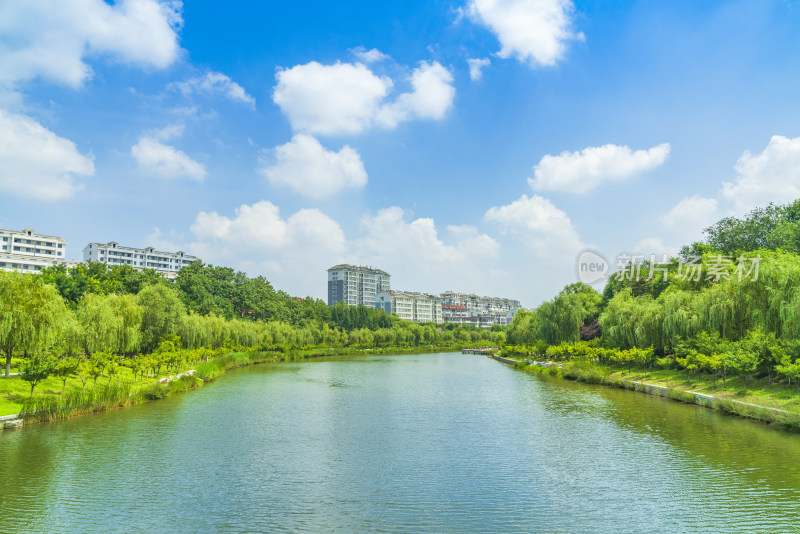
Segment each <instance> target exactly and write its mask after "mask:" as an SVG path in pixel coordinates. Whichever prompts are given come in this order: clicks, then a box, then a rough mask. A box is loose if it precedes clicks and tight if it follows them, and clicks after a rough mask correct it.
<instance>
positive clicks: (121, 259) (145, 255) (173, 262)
mask: <svg viewBox="0 0 800 534" xmlns="http://www.w3.org/2000/svg"><path fill="white" fill-rule="evenodd" d="M83 259H84V261H99V262H100V263H105V264H106V265H130V266H131V267H133V268H134V269H154V270H156V271H159V272H161V273H163V274H166V275H172V274H175V273H177V272H178V271H180V270H181V268H183V267H185V266H187V265H189V264H191V263H194V262H196V261H200V258H198V257H196V256H191V255H189V254H186V253H185V252H183V251H181V250H179V251H178V252H162V251H159V250H155V249H154V248H153V247H147V248H133V247H124V246H122V245H120V244H119V243H117V242H116V241H111V242H110V243H105V244H104V243H89V244H88V245H86V247H85V248H84V249H83ZM168 277H169V276H168Z"/></svg>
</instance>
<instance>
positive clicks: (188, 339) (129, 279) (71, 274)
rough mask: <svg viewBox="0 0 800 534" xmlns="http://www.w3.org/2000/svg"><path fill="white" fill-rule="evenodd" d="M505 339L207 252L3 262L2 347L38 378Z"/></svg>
mask: <svg viewBox="0 0 800 534" xmlns="http://www.w3.org/2000/svg"><path fill="white" fill-rule="evenodd" d="M503 340H504V334H503V332H496V331H491V332H489V331H485V330H479V329H476V328H457V329H454V330H445V329H443V328H442V327H441V325H434V324H416V323H409V322H406V321H403V320H401V319H399V318H398V317H397V316H395V315H388V314H386V313H385V312H383V311H381V310H377V309H368V308H366V307H364V306H357V307H352V306H345V305H343V304H341V303H340V304H339V305H337V306H333V307H328V306H326V305H325V304H324V303H323V302H322V301H320V300H315V299H311V298H306V299H300V298H296V297H291V296H288V295H287V294H286V293H284V292H281V291H275V290H274V289H273V288H272V286H271V285H270V284H269V282H267V281H266V280H265V279H263V278H262V277H256V278H248V277H247V276H245V275H244V274H243V273H235V272H233V271H232V270H231V269H228V268H223V267H213V266H207V265H203V264H201V263H199V262H197V263H196V264H193V265H191V266H189V267H186V268H184V269H183V270H181V271H180V272H179V273H178V277H177V279H176V280H175V281H174V282H171V281H169V280H166V279H164V278H163V277H161V276H160V275H158V274H157V273H154V272H152V271H149V272H148V271H143V272H139V271H135V270H133V269H131V268H129V267H111V268H108V267H106V266H105V265H102V264H97V263H88V264H81V265H79V266H77V267H76V268H74V269H71V270H66V269H64V268H62V267H53V268H50V269H46V270H45V271H44V272H43V273H42V274H21V273H16V272H5V271H3V272H0V351H2V353H3V356H4V357H5V373H6V375H7V376H8V375H9V373H10V371H11V367H12V360H13V358H21V360H19V370H20V372H21V376H22V378H23V379H25V380H28V381H29V382H30V383H31V395H32V394H33V390H34V388H35V386H36V385H37V384H38V383H40V382H41V381H42V380H44V379H45V378H47V377H48V376H51V375H54V374H55V375H58V376H61V377H64V383H65V384H66V378H67V377H69V376H73V377H78V378H79V379H80V380H81V382H82V384H83V385H84V386H85V384H86V380H89V379H91V381H92V383H93V384H96V383H97V380H98V378H100V377H103V376H105V377H108V379H109V381H110V380H111V379H112V377H114V376H116V375H117V373H118V372H119V371H120V369H122V368H129V369H130V373H132V375H133V377H134V379H135V378H136V377H137V376H140V377H144V376H145V373H147V376H155V375H156V374H158V372H160V371H161V370H162V369H177V368H179V367H180V365H182V364H188V363H192V362H196V361H199V360H200V359H202V358H203V355H204V354H206V359H207V353H205V352H203V351H219V350H225V349H227V350H229V351H233V350H234V349H241V348H256V349H258V350H263V351H279V352H286V351H289V350H295V349H297V350H306V349H310V348H322V347H352V348H353V349H369V348H388V347H398V348H410V347H418V346H419V347H423V346H434V347H435V346H449V345H453V344H456V343H461V344H466V343H473V342H479V341H484V342H486V343H497V342H500V341H503Z"/></svg>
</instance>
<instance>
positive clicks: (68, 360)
mask: <svg viewBox="0 0 800 534" xmlns="http://www.w3.org/2000/svg"><path fill="white" fill-rule="evenodd" d="M79 365H80V361H79V360H78V359H77V358H73V357H72V356H64V357H62V358H59V359H58V361H56V364H55V366H54V368H53V374H54V375H56V376H58V377H59V378H60V379H61V391H62V393H63V392H64V390H65V389H67V380H68V379H69V377H70V376H71V375H72V374H74V373H76V372H77V371H78V366H79Z"/></svg>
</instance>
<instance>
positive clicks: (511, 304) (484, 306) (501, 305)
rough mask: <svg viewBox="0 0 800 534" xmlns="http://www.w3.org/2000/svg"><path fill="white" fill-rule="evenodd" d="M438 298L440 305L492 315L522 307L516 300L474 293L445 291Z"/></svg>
mask: <svg viewBox="0 0 800 534" xmlns="http://www.w3.org/2000/svg"><path fill="white" fill-rule="evenodd" d="M439 298H441V299H442V304H448V305H455V306H466V307H467V308H469V309H470V310H482V311H486V312H493V313H496V312H500V311H505V312H508V311H516V310H518V309H520V308H521V307H522V305H521V304H520V302H519V301H518V300H513V299H505V298H499V297H479V296H478V295H475V294H474V293H456V292H455V291H445V292H444V293H442V294H441V295H439Z"/></svg>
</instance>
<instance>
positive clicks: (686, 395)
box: [494, 356, 800, 432]
mask: <svg viewBox="0 0 800 534" xmlns="http://www.w3.org/2000/svg"><path fill="white" fill-rule="evenodd" d="M494 359H495V360H498V361H501V362H502V363H505V364H507V365H511V366H513V367H515V368H516V369H519V370H521V371H523V372H527V373H532V374H543V375H548V376H556V377H560V378H565V379H567V380H572V381H575V382H583V383H586V384H597V385H603V386H610V387H614V388H619V389H627V390H630V391H636V392H639V393H646V394H649V395H657V396H660V397H666V398H669V399H672V400H676V401H679V402H684V403H688V404H696V405H699V406H703V407H705V408H709V409H712V410H715V411H718V412H721V413H725V414H729V415H736V416H739V417H744V418H747V419H751V420H754V421H759V422H763V423H766V424H769V425H771V426H775V427H779V428H782V429H785V430H791V431H795V432H800V402H798V399H797V393H796V391H795V390H793V389H792V390H790V389H787V388H782V387H780V386H778V385H771V387H772V388H773V391H774V394H773V395H772V396H770V395H769V393H770V391H766V390H765V389H764V388H758V387H755V388H753V387H751V388H750V389H749V391H748V393H747V394H744V393H743V392H742V391H741V390H736V389H733V388H731V389H721V388H717V387H714V385H712V383H711V380H708V382H709V383H705V382H704V381H703V380H702V379H695V383H694V384H692V383H691V382H687V381H682V380H681V379H680V378H678V375H676V374H675V373H674V372H671V371H669V370H656V371H650V372H647V373H641V372H638V373H634V372H631V371H630V370H626V369H619V368H616V369H615V368H613V367H608V366H601V365H598V364H593V363H585V362H582V363H575V362H566V363H563V364H560V365H556V364H546V365H545V364H543V362H535V364H529V363H527V362H525V361H522V360H516V359H512V358H508V357H501V356H495V357H494ZM683 374H684V376H685V373H683ZM732 382H733V381H729V384H731V386H732ZM718 383H719V381H717V384H718Z"/></svg>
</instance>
